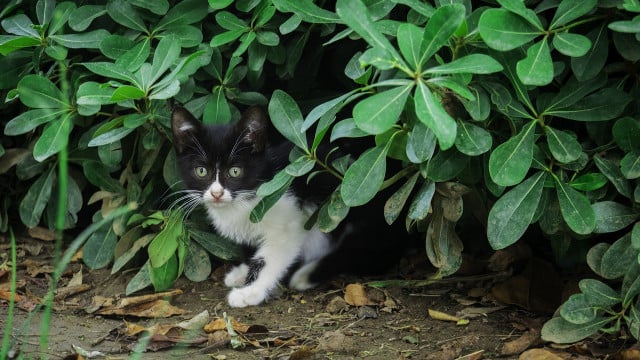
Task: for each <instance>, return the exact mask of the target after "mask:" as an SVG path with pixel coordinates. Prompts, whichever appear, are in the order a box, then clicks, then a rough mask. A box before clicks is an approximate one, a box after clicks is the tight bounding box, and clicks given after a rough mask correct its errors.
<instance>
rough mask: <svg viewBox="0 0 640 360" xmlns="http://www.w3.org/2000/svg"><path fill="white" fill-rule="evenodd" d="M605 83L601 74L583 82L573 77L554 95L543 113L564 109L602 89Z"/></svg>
mask: <svg viewBox="0 0 640 360" xmlns="http://www.w3.org/2000/svg"><path fill="white" fill-rule="evenodd" d="M606 82H607V76H606V74H604V73H601V74H600V75H599V76H596V77H594V78H591V79H589V80H585V81H579V80H578V79H576V78H575V77H571V78H569V80H568V81H567V82H566V83H565V84H564V85H563V86H562V88H561V89H560V91H559V92H558V95H556V96H555V97H554V98H553V100H552V101H551V103H550V104H549V105H548V106H547V109H546V110H545V112H550V111H552V110H554V109H559V108H566V107H568V106H571V105H573V104H575V103H577V102H578V101H580V100H582V99H583V98H584V97H585V96H587V95H589V94H590V93H592V92H594V91H596V90H598V89H600V88H602V86H604V85H605V83H606Z"/></svg>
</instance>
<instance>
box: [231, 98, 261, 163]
mask: <svg viewBox="0 0 640 360" xmlns="http://www.w3.org/2000/svg"><path fill="white" fill-rule="evenodd" d="M268 125H269V118H268V117H267V114H266V113H265V112H264V110H263V109H262V108H261V107H259V106H252V107H250V108H248V109H247V110H246V111H245V112H244V113H242V117H241V118H240V121H239V122H238V124H237V125H236V131H237V132H238V134H239V136H242V138H243V139H242V140H243V141H244V142H246V143H249V144H251V146H252V152H254V153H256V152H261V151H263V150H264V148H265V146H266V144H267V132H268Z"/></svg>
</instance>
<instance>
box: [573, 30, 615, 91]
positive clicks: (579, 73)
mask: <svg viewBox="0 0 640 360" xmlns="http://www.w3.org/2000/svg"><path fill="white" fill-rule="evenodd" d="M586 36H587V37H588V38H589V40H590V41H591V49H589V51H588V52H587V53H586V54H585V55H583V56H580V57H572V58H571V70H573V74H574V75H575V77H576V78H577V79H578V80H580V81H585V80H589V79H592V78H594V77H596V76H597V75H599V74H600V73H601V71H602V69H603V68H604V64H605V63H606V61H607V58H608V54H609V34H608V33H607V27H606V26H605V22H603V23H602V24H601V25H600V26H595V27H594V28H593V30H591V31H589V32H588V33H587V34H586Z"/></svg>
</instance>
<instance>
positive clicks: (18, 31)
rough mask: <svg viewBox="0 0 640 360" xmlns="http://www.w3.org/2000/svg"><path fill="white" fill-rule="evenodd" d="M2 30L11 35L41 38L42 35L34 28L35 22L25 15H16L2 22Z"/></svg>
mask: <svg viewBox="0 0 640 360" xmlns="http://www.w3.org/2000/svg"><path fill="white" fill-rule="evenodd" d="M2 28H3V29H4V30H5V31H6V32H8V33H9V34H13V35H18V36H27V37H31V38H37V39H39V38H40V33H38V30H36V29H34V28H33V22H32V21H31V19H29V17H28V16H27V15H25V14H18V15H14V16H12V17H8V18H6V19H4V20H2Z"/></svg>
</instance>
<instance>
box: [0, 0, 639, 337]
mask: <svg viewBox="0 0 640 360" xmlns="http://www.w3.org/2000/svg"><path fill="white" fill-rule="evenodd" d="M1 6H2V7H1V8H0V21H1V23H0V25H1V28H2V29H1V30H0V68H1V69H2V76H0V92H2V95H3V97H4V98H5V102H4V103H3V105H0V113H1V114H2V120H0V121H2V123H3V127H4V132H3V137H2V142H1V143H0V176H1V177H2V180H3V181H2V185H1V186H2V194H3V195H2V201H0V230H2V231H6V230H7V228H8V223H9V221H10V220H20V221H21V222H22V223H23V224H24V225H25V226H27V227H33V226H37V225H44V226H48V227H50V228H54V227H55V226H56V224H55V222H56V216H55V214H56V211H57V210H56V209H57V205H58V203H59V200H60V199H58V197H59V196H58V195H57V192H56V187H57V186H58V185H57V184H58V180H59V179H56V177H57V174H58V173H57V172H56V171H55V170H56V167H57V166H58V163H57V160H58V157H59V156H60V151H61V150H62V149H66V150H67V152H68V158H69V167H70V172H69V174H70V176H69V177H68V180H67V181H66V185H67V193H68V196H67V199H66V200H67V201H66V202H67V207H66V208H67V210H66V213H65V216H64V219H65V221H64V222H65V224H64V227H65V228H67V229H73V228H76V227H78V226H81V225H82V226H86V224H87V222H86V221H84V222H82V221H79V215H80V214H81V215H82V216H83V217H84V218H89V217H91V216H93V220H94V221H98V220H99V219H102V218H104V217H106V216H107V215H108V214H109V213H111V212H112V211H114V209H117V208H119V207H120V206H122V205H123V204H126V203H132V202H135V203H138V204H139V207H138V209H137V210H136V212H134V213H129V214H128V215H122V216H119V217H116V218H115V219H114V220H111V221H110V222H109V224H107V225H106V226H104V227H102V228H100V229H98V230H97V231H96V232H95V233H94V234H93V235H92V236H91V237H89V239H88V240H87V243H86V245H85V253H84V254H85V258H84V261H85V263H86V264H87V265H88V266H90V267H104V266H108V265H109V264H111V263H112V262H113V268H112V269H113V271H120V270H121V269H124V268H125V267H127V266H130V267H131V266H140V265H142V264H144V265H142V267H141V270H140V271H139V272H138V274H137V275H136V276H135V278H134V279H133V280H132V281H131V283H130V284H129V286H128V287H127V292H128V293H131V292H134V291H138V290H140V289H143V288H145V287H147V286H149V285H153V286H154V287H155V288H156V289H164V288H166V287H168V286H170V285H171V284H172V282H173V281H174V280H175V279H176V278H177V277H178V276H180V275H181V274H182V273H184V274H185V275H187V276H188V277H189V278H190V279H192V280H194V281H197V280H202V279H205V278H206V277H207V275H208V273H209V271H210V269H211V263H210V260H209V256H208V255H207V254H213V255H215V256H216V257H218V258H221V259H231V258H233V257H234V256H236V255H237V253H238V249H237V248H236V247H235V246H233V245H232V244H231V243H230V242H229V241H227V240H225V239H223V238H220V237H218V236H216V235H215V234H211V233H209V232H208V229H207V228H206V224H207V221H206V220H205V219H204V218H203V217H202V214H199V213H198V212H193V214H190V216H186V213H188V211H185V210H190V209H189V208H188V206H185V207H183V208H180V207H179V206H174V207H173V209H172V210H167V208H169V207H170V206H169V205H171V204H172V203H173V200H172V199H171V198H170V197H169V196H168V194H170V193H171V192H174V191H177V190H179V189H180V184H179V176H178V174H176V171H175V164H174V163H175V154H174V153H173V151H172V150H171V131H170V129H169V126H170V125H169V112H170V110H169V107H168V100H169V99H174V100H175V101H177V102H179V103H181V104H184V106H185V107H186V108H187V109H188V110H190V111H191V112H192V113H193V114H194V115H195V116H196V117H199V118H202V120H203V121H204V122H205V123H226V122H229V121H232V120H234V119H237V118H238V117H239V114H240V111H241V110H242V109H244V108H245V107H246V106H248V105H256V104H257V105H262V106H265V107H266V108H268V111H269V115H270V117H271V119H272V122H273V124H274V125H275V127H276V128H277V129H278V130H279V131H280V133H281V134H282V135H283V136H284V137H285V138H287V139H289V140H290V141H291V142H293V143H294V144H295V145H296V149H294V151H293V152H292V154H291V157H290V159H291V164H290V165H289V166H288V167H287V168H286V169H284V170H283V171H282V172H280V173H279V174H278V175H277V176H276V177H275V178H274V179H273V180H272V181H270V182H268V183H266V184H264V185H263V186H262V187H261V188H260V189H259V191H258V193H259V195H260V196H262V197H263V201H261V202H260V204H259V205H258V206H257V207H256V208H255V209H254V211H253V212H252V214H251V220H252V221H255V222H258V221H260V219H262V217H263V215H264V213H265V212H266V211H268V210H269V208H270V207H271V206H272V205H273V204H274V203H275V201H277V200H278V198H279V197H280V196H281V195H282V194H283V192H284V191H285V189H286V188H287V187H288V186H289V184H291V182H292V181H293V180H294V179H295V178H296V177H311V176H316V175H317V174H318V172H319V171H322V172H327V173H329V174H331V175H333V176H335V177H336V179H337V180H339V182H340V185H339V186H338V187H337V188H336V189H335V191H334V193H333V194H332V195H331V197H330V198H329V199H327V201H326V202H325V203H324V205H323V206H322V207H321V208H320V209H319V211H318V212H317V214H315V216H314V217H313V219H311V221H310V223H309V225H312V224H313V222H314V221H315V222H316V223H317V224H318V226H319V227H320V228H321V229H323V230H326V231H329V230H331V229H333V228H335V227H336V226H337V225H338V224H339V223H340V221H341V220H342V219H344V217H345V216H346V215H347V214H348V212H349V208H350V207H353V206H363V205H365V204H367V203H368V202H369V201H370V200H371V199H373V198H374V197H375V196H376V194H378V193H379V192H380V191H381V190H385V189H387V190H388V189H390V187H392V186H393V185H395V186H393V187H392V188H393V189H395V193H393V194H392V195H391V196H390V197H389V200H388V202H387V204H386V206H385V208H384V210H383V209H380V211H384V212H385V218H386V220H387V222H389V223H391V222H395V221H404V222H405V223H406V226H407V228H408V229H410V230H412V231H418V232H422V233H424V239H425V245H426V252H427V255H428V257H429V260H430V261H431V262H432V263H433V265H435V266H436V267H437V268H438V269H439V273H438V276H446V275H449V274H452V273H454V272H455V271H456V270H457V269H458V267H459V266H460V260H461V252H462V242H461V241H460V239H459V238H458V236H457V235H456V232H455V231H454V230H455V225H456V223H457V221H458V220H459V219H460V216H461V215H462V209H463V202H464V199H465V198H464V197H463V195H464V194H466V193H468V192H474V198H477V199H480V200H481V201H484V205H486V207H487V208H490V211H489V212H488V213H487V214H484V215H482V214H481V213H480V216H484V218H483V219H480V220H481V222H482V223H486V224H487V228H486V234H487V239H488V242H489V244H490V245H491V246H492V247H493V248H494V249H500V248H504V247H507V246H509V245H511V244H513V243H515V242H516V241H518V240H519V239H520V238H521V237H522V235H523V234H524V232H525V231H526V230H527V229H528V228H529V227H530V226H539V227H540V228H541V230H542V232H543V233H544V234H545V235H546V236H547V237H548V239H549V240H548V241H550V242H551V243H552V244H556V242H557V239H559V238H562V239H564V240H563V241H565V242H567V243H566V244H564V245H563V246H558V245H557V244H556V245H553V246H552V248H553V249H554V251H555V254H554V255H555V256H556V258H558V259H562V258H564V257H570V256H571V254H567V251H568V249H571V248H574V247H571V246H569V245H570V244H569V243H570V242H585V241H588V240H587V238H589V237H592V236H593V235H595V234H610V233H614V232H615V233H616V238H619V240H617V241H615V242H614V241H613V239H612V240H611V241H609V243H610V244H609V243H601V244H597V245H595V246H594V247H593V248H592V249H591V251H590V252H589V253H588V255H587V259H586V261H587V263H588V264H589V265H590V266H591V268H592V269H593V271H594V272H595V273H596V274H598V275H599V276H601V277H602V278H604V279H622V286H621V287H619V288H618V287H612V286H609V285H608V284H607V283H605V282H601V281H599V280H589V279H587V280H583V281H582V282H581V283H580V289H581V293H580V294H578V295H574V296H573V297H571V298H570V299H569V300H568V301H567V302H566V303H565V304H564V305H563V306H562V307H561V309H560V316H559V317H557V318H554V319H552V320H551V321H549V322H548V323H547V325H546V326H545V328H544V329H543V337H544V338H545V339H548V340H553V341H556V342H571V341H577V340H580V339H582V338H584V337H586V336H589V335H591V334H593V333H594V332H596V331H598V330H604V331H617V330H619V328H620V326H622V325H623V324H626V326H627V327H628V329H629V330H630V332H631V333H632V334H633V336H635V337H636V338H637V337H638V336H639V333H640V309H639V308H638V293H639V292H640V265H639V264H638V254H639V251H640V225H639V224H638V222H637V221H638V218H639V217H640V212H639V205H638V204H639V203H640V183H639V182H638V179H639V178H640V113H639V109H640V104H639V103H638V99H640V96H639V95H640V91H639V87H638V80H637V73H638V61H639V60H640V21H638V16H640V3H639V2H638V1H637V0H562V1H538V0H532V1H524V2H523V1H520V0H498V1H491V2H489V1H487V2H484V1H471V0H457V1H433V2H428V3H426V2H422V1H417V0H403V1H399V0H398V1H368V0H338V1H336V2H335V4H333V2H324V1H315V2H314V1H310V0H255V1H250V0H242V1H235V2H232V1H228V0H209V1H208V2H207V1H204V0H182V1H180V0H170V1H167V0H163V1H138V0H110V1H107V2H106V4H105V2H97V1H96V2H91V1H90V2H88V3H87V2H73V1H66V2H56V1H55V0H38V1H35V0H31V1H27V0H25V1H20V0H13V1H10V2H8V3H7V4H4V5H1ZM355 139H359V140H358V142H360V141H361V140H364V141H363V142H364V143H367V144H368V145H367V146H368V147H367V148H365V149H362V153H361V155H360V156H359V157H356V158H349V157H338V158H337V159H334V158H333V157H330V156H329V157H325V156H324V155H323V156H320V155H319V151H318V149H319V148H320V146H321V145H326V144H329V146H330V147H333V148H339V147H340V145H339V144H342V143H343V142H347V143H353V142H355ZM63 178H64V177H63ZM163 194H166V195H163ZM178 196H180V193H178ZM163 200H164V201H163ZM404 210H406V211H404ZM93 213H95V215H94V214H93ZM405 213H406V219H402V218H401V215H402V214H405ZM141 254H143V255H145V256H140V255H141ZM147 259H148V260H147ZM145 260H146V261H147V262H146V263H144V261H145ZM614 309H615V310H614Z"/></svg>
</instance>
